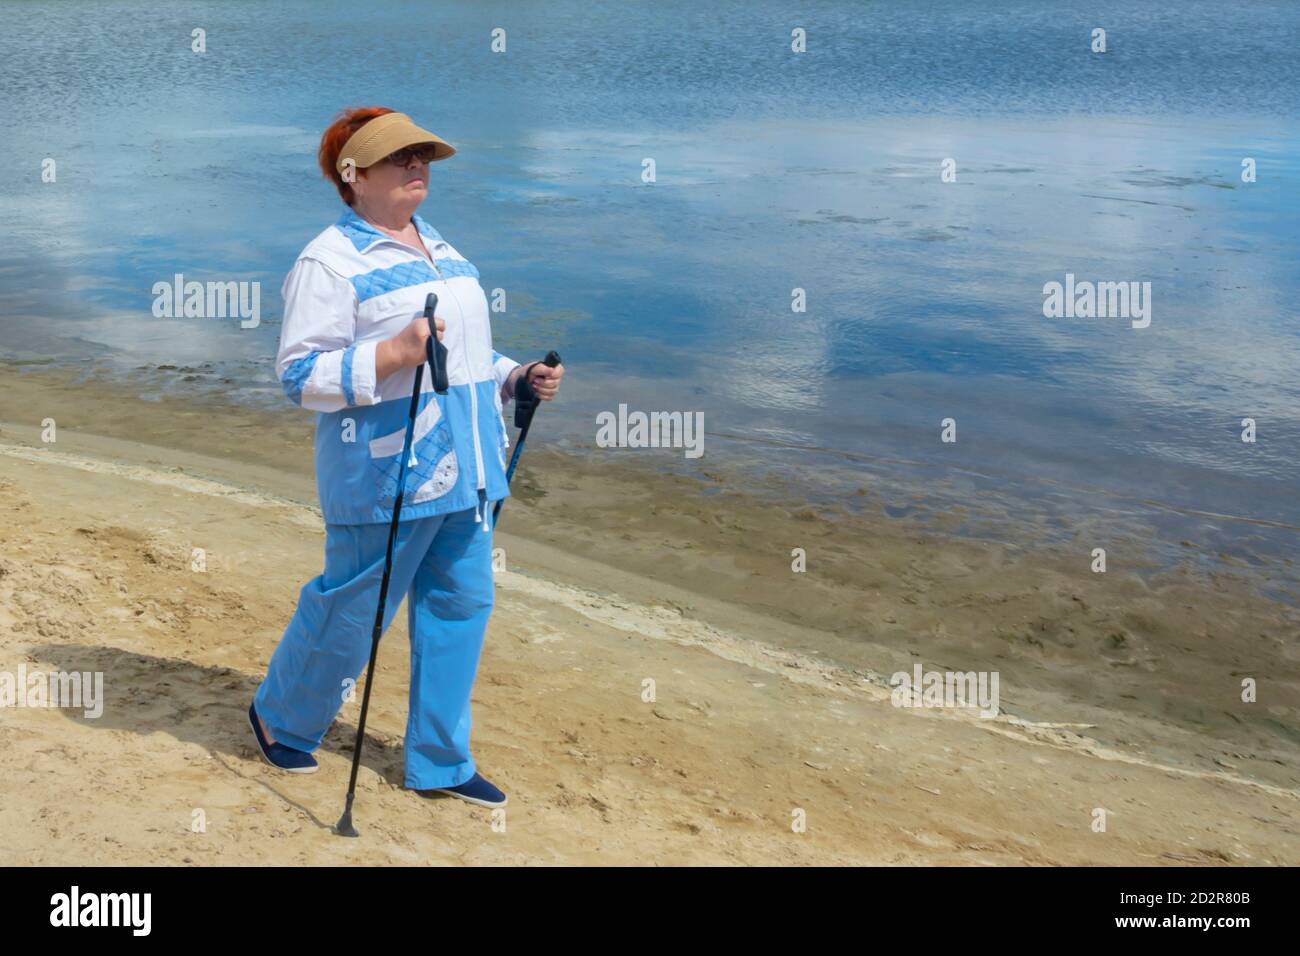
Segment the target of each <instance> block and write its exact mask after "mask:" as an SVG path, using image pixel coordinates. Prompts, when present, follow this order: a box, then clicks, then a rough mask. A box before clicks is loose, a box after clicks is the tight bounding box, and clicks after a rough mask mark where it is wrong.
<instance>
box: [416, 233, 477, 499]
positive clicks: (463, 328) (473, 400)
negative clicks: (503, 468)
mask: <svg viewBox="0 0 1300 956" xmlns="http://www.w3.org/2000/svg"><path fill="white" fill-rule="evenodd" d="M429 264H430V265H432V266H433V271H434V273H435V274H436V275H437V276H438V280H439V281H440V282H446V281H447V280H445V279H444V278H443V277H442V270H441V269H439V268H438V264H437V263H436V262H434V261H433V256H429ZM447 291H448V292H451V297H452V298H453V299H455V300H456V311H457V312H459V313H460V339H461V342H463V343H464V348H462V349H461V358H462V360H463V361H464V364H465V378H466V380H467V381H468V382H469V414H470V424H471V425H472V426H473V429H474V465H475V467H476V468H477V469H478V487H479V488H486V487H487V477H486V476H485V475H484V473H483V472H484V468H483V449H482V448H481V447H480V446H479V439H478V389H477V388H476V387H475V386H474V372H473V370H472V369H471V368H470V365H469V328H468V325H467V323H466V322H465V310H464V308H462V306H461V304H460V297H459V296H458V295H456V293H455V292H454V291H452V288H451V286H447ZM430 331H431V332H432V331H434V330H432V329H430Z"/></svg>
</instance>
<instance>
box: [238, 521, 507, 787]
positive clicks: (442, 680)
mask: <svg viewBox="0 0 1300 956" xmlns="http://www.w3.org/2000/svg"><path fill="white" fill-rule="evenodd" d="M490 505H491V503H490V502H486V503H485V504H484V506H483V520H482V523H479V522H478V521H476V520H475V512H474V509H473V508H470V509H467V510H465V511H457V512H454V513H452V514H447V515H436V516H434V517H431V518H418V519H415V520H411V521H402V522H399V524H398V528H397V540H396V542H395V543H394V545H393V569H392V574H391V576H390V578H389V581H388V601H387V603H386V604H385V606H384V629H385V631H386V630H387V628H388V625H389V623H390V622H391V621H392V619H393V616H394V615H395V614H396V613H397V608H398V606H399V605H400V604H401V598H402V595H403V594H406V597H407V621H408V624H409V626H410V632H411V687H410V703H409V710H408V716H407V721H406V781H405V782H406V786H408V787H412V788H415V789H419V790H425V789H428V788H430V787H454V786H456V785H457V784H461V783H464V782H465V781H467V780H469V779H470V778H471V777H473V776H474V773H475V766H474V759H473V758H472V757H471V756H470V752H469V731H470V691H471V689H472V688H473V685H474V675H475V672H476V671H477V669H478V661H479V654H480V652H481V651H482V649H483V635H484V632H485V631H486V630H487V623H488V617H489V616H490V615H491V613H492V598H493V583H492V537H493V536H492V534H491V533H490V528H491V521H492V516H491V512H490ZM388 529H389V526H388V525H387V524H327V525H326V526H325V570H324V572H323V573H322V574H320V575H319V576H317V577H316V578H314V579H312V580H311V581H309V582H308V583H307V584H305V585H303V588H302V591H301V593H300V594H299V596H298V608H297V610H296V611H295V612H294V615H293V619H292V620H290V622H289V626H288V628H286V629H285V632H284V637H283V638H282V639H281V640H280V644H279V646H278V647H277V648H276V649H275V653H274V654H273V655H272V657H271V665H270V668H269V669H268V671H267V675H266V679H265V680H264V681H262V684H261V686H260V687H258V689H257V694H256V696H255V697H254V698H253V701H254V704H255V705H256V707H257V713H258V716H259V717H261V718H262V720H264V721H265V722H266V725H267V727H269V728H270V730H271V736H272V737H274V738H275V739H276V740H277V741H279V742H280V743H283V744H285V745H286V746H288V747H294V748H296V749H298V750H306V751H309V752H310V751H313V750H315V749H316V748H317V747H319V746H320V743H321V739H322V738H323V737H324V736H325V732H326V731H327V730H328V729H329V726H330V724H332V723H333V722H334V718H335V716H336V715H337V714H338V712H339V709H340V708H341V707H342V705H343V701H344V698H345V697H346V696H347V694H348V688H349V686H350V685H349V683H348V682H349V681H356V682H357V683H356V687H355V691H356V696H355V701H356V702H357V703H356V705H355V706H356V707H357V712H356V713H357V716H358V718H359V716H360V700H361V694H362V690H363V688H362V686H361V685H360V677H361V672H362V671H364V670H365V667H366V664H367V663H368V662H369V660H370V640H371V634H372V632H373V630H374V624H375V611H376V610H377V608H378V601H379V584H380V581H381V580H382V579H383V575H384V555H385V552H386V550H387V547H388ZM485 529H489V530H485Z"/></svg>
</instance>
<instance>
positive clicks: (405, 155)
mask: <svg viewBox="0 0 1300 956" xmlns="http://www.w3.org/2000/svg"><path fill="white" fill-rule="evenodd" d="M437 155H438V147H437V146H435V145H434V144H433V143H420V144H419V145H417V146H404V147H402V148H401V149H399V150H397V151H396V152H393V153H389V154H388V155H387V156H385V157H384V161H385V162H389V163H392V164H393V165H394V166H409V165H410V164H411V160H412V159H418V160H420V161H421V162H423V163H431V162H433V160H434V157H436V156H437Z"/></svg>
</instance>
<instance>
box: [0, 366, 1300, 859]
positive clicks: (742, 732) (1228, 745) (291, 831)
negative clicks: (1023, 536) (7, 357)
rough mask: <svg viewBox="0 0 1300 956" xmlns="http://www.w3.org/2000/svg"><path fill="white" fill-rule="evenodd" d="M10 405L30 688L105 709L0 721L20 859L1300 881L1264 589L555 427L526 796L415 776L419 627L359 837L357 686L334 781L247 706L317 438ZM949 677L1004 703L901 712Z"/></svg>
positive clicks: (524, 621) (510, 554) (391, 706)
mask: <svg viewBox="0 0 1300 956" xmlns="http://www.w3.org/2000/svg"><path fill="white" fill-rule="evenodd" d="M7 384H8V387H7V388H6V390H5V393H4V395H3V396H2V397H0V509H3V521H0V671H7V672H10V673H14V672H16V671H17V670H18V668H19V667H20V666H23V667H24V668H25V670H26V671H27V672H28V673H33V672H50V671H80V672H102V673H103V675H104V698H105V699H104V701H103V713H102V715H100V716H98V717H87V716H84V715H83V713H82V712H81V711H80V710H75V709H69V708H61V709H55V708H49V707H46V708H33V707H12V708H4V709H0V753H3V755H4V756H3V766H4V773H3V774H2V775H0V833H3V834H4V837H3V839H0V864H6V865H13V864H88V865H103V864H112V863H123V864H170V865H186V864H338V863H345V862H363V863H369V864H398V865H425V864H458V863H466V864H543V865H545V864H626V865H675V864H794V865H807V864H831V865H856V864H943V865H950V864H951V865H1004V864H1030V865H1071V864H1100V865H1118V864H1134V865H1194V864H1213V865H1222V864H1240V865H1295V864H1296V863H1298V862H1300V770H1298V769H1297V768H1298V767H1300V763H1298V762H1297V759H1296V758H1297V756H1300V735H1298V734H1297V730H1296V728H1297V726H1298V725H1300V721H1298V720H1297V718H1298V717H1300V658H1298V653H1297V651H1298V645H1297V641H1296V636H1297V634H1300V615H1298V614H1297V612H1296V610H1295V608H1294V607H1291V606H1288V605H1286V604H1283V603H1278V602H1274V601H1270V600H1269V599H1267V598H1265V597H1262V596H1261V595H1260V594H1259V593H1258V592H1257V591H1256V590H1255V589H1253V588H1252V586H1251V584H1250V582H1249V581H1247V580H1245V579H1243V578H1242V577H1241V576H1240V575H1238V574H1237V573H1235V570H1236V569H1233V568H1232V567H1229V566H1225V567H1224V569H1223V573H1222V574H1214V575H1209V576H1207V575H1200V574H1197V573H1194V572H1193V571H1191V570H1190V569H1188V568H1183V569H1172V570H1169V571H1163V572H1158V571H1152V570H1151V569H1149V568H1140V567H1137V566H1136V565H1135V566H1134V567H1132V568H1126V567H1124V566H1123V565H1122V562H1121V566H1119V567H1116V568H1114V569H1112V570H1111V571H1110V572H1108V573H1107V574H1105V575H1093V574H1089V573H1088V571H1087V565H1086V561H1085V562H1080V561H1079V560H1077V555H1071V554H1067V553H1061V554H1057V553H1050V552H1035V551H1029V550H1024V549H1010V548H1007V547H1005V546H1002V545H998V544H994V543H990V542H975V541H969V540H963V539H958V538H954V537H951V536H945V535H944V534H943V533H942V529H941V528H921V527H919V526H915V525H911V524H909V523H907V522H904V521H896V520H892V519H888V518H885V517H883V516H880V515H878V514H875V513H873V511H872V509H871V508H870V507H867V508H861V509H856V510H854V511H850V510H849V509H840V510H835V509H830V510H826V509H814V508H808V507H800V506H797V505H790V506H789V507H784V508H783V507H777V506H774V505H773V504H772V503H771V502H769V501H759V500H757V499H752V498H745V497H742V496H740V495H737V494H734V493H732V492H730V491H729V490H728V488H727V486H726V482H725V481H724V480H721V479H719V480H717V481H715V482H714V484H713V485H712V486H710V485H709V484H708V482H700V481H695V482H693V481H690V480H688V479H685V478H680V477H668V476H655V475H654V474H652V473H650V472H649V471H647V469H645V468H643V467H637V468H632V467H631V466H622V465H620V466H617V467H615V466H611V465H608V464H606V463H603V462H599V461H596V460H593V459H592V458H591V457H586V458H583V457H580V456H574V455H561V454H559V453H557V452H554V451H550V450H548V449H546V448H545V446H544V443H543V442H542V441H540V440H539V441H538V442H537V445H536V447H533V446H532V442H530V448H529V451H528V453H527V454H526V456H525V461H526V463H525V466H524V470H523V471H522V472H521V475H520V477H519V479H518V483H517V488H516V491H517V497H515V498H514V499H513V500H512V501H510V502H508V503H507V505H506V509H505V511H504V512H503V517H502V527H501V530H500V531H498V532H497V535H496V547H498V548H501V549H502V559H503V561H504V569H503V570H501V571H500V572H499V573H498V575H497V605H496V611H495V613H494V616H493V619H492V624H491V626H490V629H489V633H488V638H487V643H486V647H485V650H484V655H483V660H482V664H481V667H480V670H479V677H478V682H477V685H476V688H475V694H474V731H473V740H474V748H475V757H476V761H477V762H478V764H479V767H480V769H481V770H482V771H483V772H484V773H485V774H486V775H488V776H489V777H490V778H491V779H493V780H494V781H495V782H496V783H498V784H499V785H500V786H501V787H502V788H503V789H504V790H505V791H506V792H507V793H508V794H509V796H510V803H509V806H508V807H507V808H506V809H505V811H504V815H498V816H497V817H496V818H495V819H494V816H493V813H492V812H491V811H488V810H485V809H480V808H476V807H472V806H470V805H468V804H465V803H462V802H460V801H456V800H453V799H450V798H439V799H427V798H423V797H420V796H418V795H417V794H414V793H412V792H410V791H407V790H404V789H403V788H402V786H401V780H402V751H401V747H402V740H401V732H402V728H403V727H404V724H405V710H406V693H407V688H406V677H407V668H408V659H407V650H408V646H407V639H406V636H405V629H406V625H405V614H404V612H403V613H399V614H398V615H397V617H396V619H395V623H394V624H393V626H392V628H391V629H390V630H389V631H388V633H387V635H386V637H385V640H384V643H383V645H382V647H381V652H380V660H379V667H378V677H377V681H378V683H377V685H376V690H375V696H374V699H373V700H372V706H371V713H370V717H369V723H368V727H367V736H368V739H367V743H366V748H365V754H364V759H363V766H362V772H361V777H360V781H359V795H358V805H357V811H356V814H357V823H358V826H359V827H360V829H361V830H362V832H363V837H364V838H363V839H361V840H359V841H349V840H343V839H340V838H338V837H335V836H333V835H332V834H331V833H330V831H329V827H330V826H331V824H332V823H333V822H334V821H335V820H336V819H337V817H338V815H339V813H340V811H341V809H342V801H343V795H344V793H345V791H346V785H347V771H348V767H349V763H350V759H351V750H350V748H351V745H352V744H351V741H352V737H353V734H354V732H355V726H356V719H357V715H358V713H359V708H360V704H359V699H358V702H355V703H349V704H346V705H345V706H344V709H343V711H342V712H341V714H340V716H339V719H338V721H337V722H336V723H335V725H334V727H333V728H332V729H331V731H330V733H329V735H328V736H327V738H326V741H325V744H324V745H323V747H322V748H321V750H320V752H319V757H320V759H321V769H320V771H319V772H318V773H316V774H315V775H312V776H306V777H297V776H291V775H287V774H281V773H278V772H277V771H275V770H273V769H272V768H270V767H268V766H267V765H266V764H265V763H264V762H262V760H261V759H260V757H259V756H258V755H257V754H256V752H255V751H254V749H253V743H252V738H251V734H250V732H249V729H248V726H247V723H246V720H245V711H246V709H247V706H248V701H249V699H250V697H251V695H252V693H253V691H254V689H255V688H256V686H257V683H258V682H259V680H260V679H261V676H262V674H263V673H264V670H265V667H266V663H267V661H268V659H269V657H270V654H271V651H272V650H273V648H274V647H275V645H276V643H277V641H278V640H279V638H280V635H281V633H282V631H283V628H284V625H285V623H286V622H287V621H288V619H289V616H290V615H291V613H292V611H293V607H294V602H295V600H296V596H297V592H298V590H299V588H300V587H301V586H302V584H303V583H304V582H305V581H307V580H308V579H310V578H311V577H313V576H314V575H316V574H317V573H319V571H320V562H321V555H322V545H323V540H324V536H323V527H322V525H321V521H320V516H319V513H318V511H317V510H316V509H315V507H314V502H315V492H314V487H313V479H312V475H311V471H310V467H311V465H310V462H311V457H310V441H311V438H310V431H311V417H310V416H309V415H305V414H301V413H299V414H296V415H295V414H293V413H292V412H291V413H289V414H287V415H283V416H275V415H271V414H269V413H263V412H258V411H255V410H250V409H247V408H239V407H236V406H220V405H213V406H211V407H209V408H206V409H204V410H199V409H196V408H195V407H193V406H192V405H186V404H183V403H180V402H173V401H171V400H166V399H165V400H163V401H160V402H153V403H141V402H139V401H137V400H135V399H134V398H133V396H132V395H131V394H130V390H129V388H115V387H113V386H111V385H110V384H108V383H106V382H93V381H89V382H88V381H81V382H78V383H75V387H73V386H74V383H73V382H72V380H70V379H69V378H68V377H67V376H66V375H64V374H61V373H57V372H53V371H44V370H38V371H30V370H27V371H22V372H19V371H18V370H17V369H14V368H10V369H9V371H8V376H7ZM91 388H93V394H94V395H95V400H94V401H93V402H88V401H87V400H86V395H87V394H90V392H89V391H88V389H91ZM47 417H49V418H53V419H55V421H56V422H57V428H58V431H57V439H56V441H54V442H52V443H49V442H45V441H42V436H41V421H42V420H43V419H45V418H47ZM200 420H201V421H202V423H203V425H202V432H201V433H199V431H198V422H199V421H200ZM796 547H801V548H804V549H805V550H806V551H807V554H808V570H807V572H805V573H803V574H795V573H792V571H791V568H790V553H791V549H792V548H796ZM195 549H202V555H203V559H204V569H202V570H195V569H194V568H195V565H194V554H195ZM916 662H921V663H922V664H924V665H925V666H926V667H931V668H940V669H942V668H955V669H961V670H968V669H992V670H997V671H998V672H999V673H1000V676H1001V687H1002V692H1001V698H1002V699H1001V713H1000V714H999V715H998V716H997V717H995V718H992V719H984V718H980V717H978V716H977V715H975V714H973V713H971V712H970V711H964V710H952V709H913V708H900V707H896V706H893V705H892V704H891V699H890V688H889V687H888V686H887V679H888V676H889V675H890V674H891V673H893V672H894V671H896V670H911V668H912V666H913V664H914V663H916ZM1244 677H1254V678H1256V679H1257V681H1258V700H1257V701H1256V702H1254V703H1245V702H1242V701H1241V699H1240V697H1241V681H1242V679H1243V678H1244ZM647 680H650V681H653V682H654V689H655V694H654V697H655V699H653V700H647V699H645V692H644V690H643V688H644V687H645V686H646V683H645V682H646V681H647ZM1098 808H1101V809H1104V810H1105V818H1106V828H1105V831H1104V832H1096V830H1095V829H1094V820H1095V819H1096V816H1097V814H1096V811H1097V809H1098ZM196 819H201V820H202V821H203V824H204V825H203V826H202V827H200V828H198V831H197V832H196V827H195V825H194V821H195V820H196ZM801 823H806V826H800V825H799V824H801ZM503 824H504V825H503Z"/></svg>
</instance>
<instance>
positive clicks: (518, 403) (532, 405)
mask: <svg viewBox="0 0 1300 956" xmlns="http://www.w3.org/2000/svg"><path fill="white" fill-rule="evenodd" d="M542 364H543V365H545V366H546V367H547V368H555V366H557V365H559V364H560V353H559V352H556V351H555V350H554V349H552V350H551V351H549V352H547V353H546V358H544V359H542ZM541 402H542V400H541V399H540V398H538V397H537V393H536V392H535V391H533V386H532V385H530V384H529V382H528V374H527V373H524V374H523V375H521V376H519V381H518V383H517V384H516V385H515V427H516V428H518V429H519V438H518V439H517V440H516V441H515V450H514V453H513V454H511V456H510V467H509V468H507V469H506V487H509V486H510V479H511V478H513V477H514V476H515V466H516V465H518V464H519V453H520V452H521V451H523V450H524V439H525V438H527V437H528V429H529V427H531V426H532V424H533V415H535V414H536V413H537V406H538V405H540V404H541ZM505 503H506V499H504V498H502V499H501V500H500V501H498V502H497V506H496V507H495V508H493V509H492V527H494V528H495V527H496V525H497V515H499V514H500V513H501V506H502V505H503V504H505Z"/></svg>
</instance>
